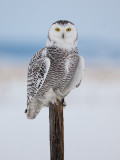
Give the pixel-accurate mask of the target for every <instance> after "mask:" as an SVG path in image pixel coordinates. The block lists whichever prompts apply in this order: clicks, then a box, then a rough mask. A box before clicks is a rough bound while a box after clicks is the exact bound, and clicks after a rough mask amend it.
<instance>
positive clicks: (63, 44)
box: [46, 20, 78, 49]
mask: <svg viewBox="0 0 120 160" xmlns="http://www.w3.org/2000/svg"><path fill="white" fill-rule="evenodd" d="M77 39H78V33H77V29H76V27H75V25H74V24H73V23H72V22H69V21H66V20H59V21H57V22H55V23H53V24H52V26H51V27H50V29H49V33H48V40H47V44H46V46H56V47H59V48H65V49H72V48H75V47H77Z"/></svg>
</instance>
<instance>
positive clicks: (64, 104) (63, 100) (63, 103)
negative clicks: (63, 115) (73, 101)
mask: <svg viewBox="0 0 120 160" xmlns="http://www.w3.org/2000/svg"><path fill="white" fill-rule="evenodd" d="M62 105H63V107H65V106H66V102H65V99H64V98H63V99H62Z"/></svg>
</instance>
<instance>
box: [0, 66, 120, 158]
mask: <svg viewBox="0 0 120 160" xmlns="http://www.w3.org/2000/svg"><path fill="white" fill-rule="evenodd" d="M16 70H17V69H16ZM119 75H120V71H119V70H118V71H117V70H116V69H115V70H112V71H111V70H104V69H102V70H101V69H99V70H97V69H91V70H89V71H85V77H84V80H83V83H82V84H81V86H80V87H79V88H78V89H74V90H73V91H72V92H71V93H70V95H68V97H67V98H66V102H67V107H66V108H65V109H64V132H65V160H120V76H119ZM25 108H26V72H24V71H23V72H22V70H21V71H18V72H16V71H15V69H14V71H13V70H8V69H5V70H4V72H2V71H0V160H49V112H48V108H44V109H43V110H42V111H41V113H40V114H39V115H38V116H37V118H36V119H34V120H27V119H26V116H25V114H24V110H25Z"/></svg>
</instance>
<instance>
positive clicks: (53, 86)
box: [25, 20, 84, 119]
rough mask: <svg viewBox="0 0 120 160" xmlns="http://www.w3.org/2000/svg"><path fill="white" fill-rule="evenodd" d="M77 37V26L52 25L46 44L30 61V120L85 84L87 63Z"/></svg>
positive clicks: (63, 23) (71, 24)
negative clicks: (83, 80)
mask: <svg viewBox="0 0 120 160" xmlns="http://www.w3.org/2000/svg"><path fill="white" fill-rule="evenodd" d="M77 39H78V33H77V29H76V27H75V25H74V24H73V23H72V22H69V21H66V20H59V21H57V22H55V23H53V24H52V26H51V27H50V29H49V32H48V38H47V43H46V45H45V47H44V48H43V49H41V50H40V51H38V52H37V53H36V54H35V55H34V57H33V58H32V59H31V61H30V63H29V67H28V79H27V109H26V110H25V113H26V114H27V118H28V119H34V118H35V117H36V116H37V115H38V113H39V112H40V110H41V108H42V107H43V106H49V104H50V103H53V104H57V102H58V101H60V102H62V103H63V105H65V101H64V97H65V96H67V95H68V93H70V91H71V90H72V89H73V88H75V87H78V86H79V85H80V83H81V80H82V75H83V69H84V59H83V58H82V57H81V56H79V54H78V48H77Z"/></svg>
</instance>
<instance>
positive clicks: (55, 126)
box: [49, 102, 64, 160]
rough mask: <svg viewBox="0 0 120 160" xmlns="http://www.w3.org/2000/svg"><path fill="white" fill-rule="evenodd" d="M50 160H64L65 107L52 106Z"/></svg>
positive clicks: (50, 114)
mask: <svg viewBox="0 0 120 160" xmlns="http://www.w3.org/2000/svg"><path fill="white" fill-rule="evenodd" d="M49 123H50V160H64V119H63V106H62V104H61V103H60V102H58V105H53V104H50V107H49Z"/></svg>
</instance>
